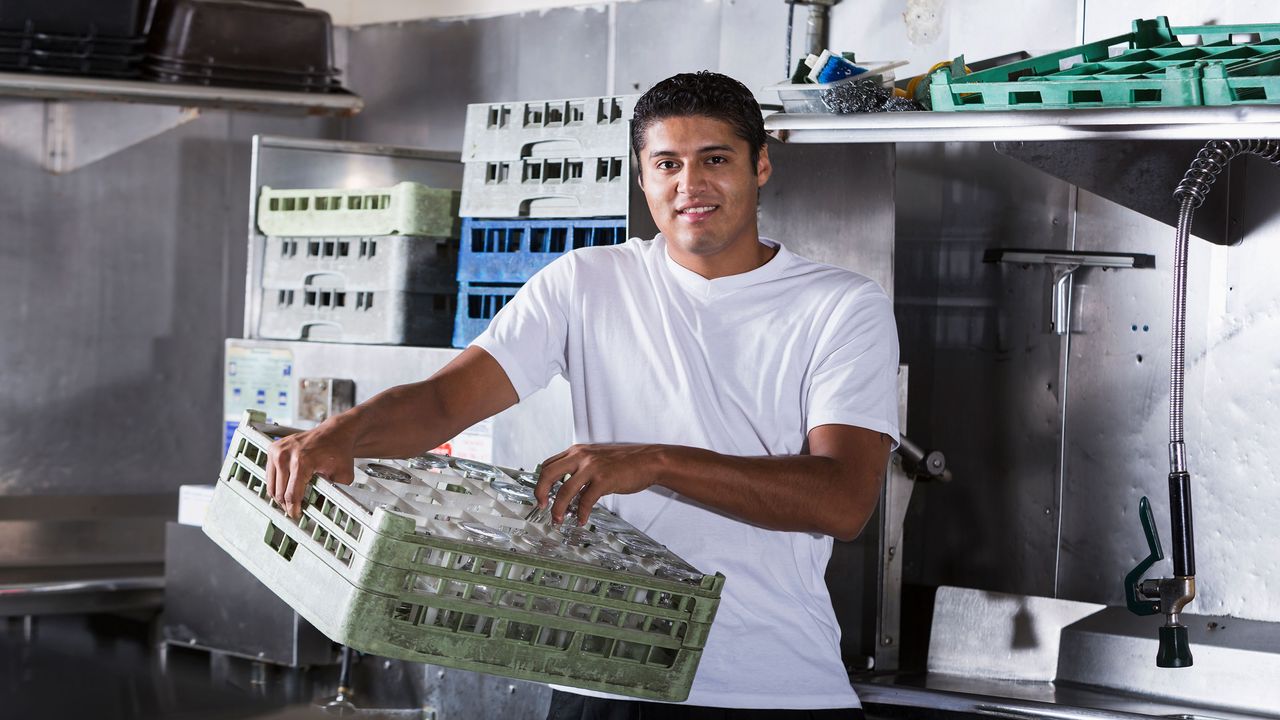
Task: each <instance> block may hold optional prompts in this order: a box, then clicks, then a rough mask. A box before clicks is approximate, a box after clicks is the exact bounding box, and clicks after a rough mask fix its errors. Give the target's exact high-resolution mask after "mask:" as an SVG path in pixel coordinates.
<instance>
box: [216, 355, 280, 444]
mask: <svg viewBox="0 0 1280 720" xmlns="http://www.w3.org/2000/svg"><path fill="white" fill-rule="evenodd" d="M294 385H295V382H294V378H293V352H291V351H289V350H285V349H282V348H251V347H241V346H238V345H233V346H231V347H229V348H227V358H226V365H225V367H224V374H223V381H222V387H223V396H222V419H223V420H224V421H225V426H224V431H225V437H224V439H223V448H222V449H223V452H224V453H225V452H226V449H227V445H228V444H229V443H230V442H231V434H232V433H233V432H235V429H236V427H238V426H239V424H240V416H241V415H243V414H244V411H245V410H261V411H262V412H264V413H266V414H267V420H268V421H269V422H275V423H282V424H289V423H291V422H293V399H294V395H295V393H294Z"/></svg>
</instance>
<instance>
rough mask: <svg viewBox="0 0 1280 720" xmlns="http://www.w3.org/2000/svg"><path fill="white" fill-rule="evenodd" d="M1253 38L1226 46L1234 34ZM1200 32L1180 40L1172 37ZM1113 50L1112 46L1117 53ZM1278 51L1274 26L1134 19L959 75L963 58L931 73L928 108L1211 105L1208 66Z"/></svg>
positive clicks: (1228, 65) (1237, 63)
mask: <svg viewBox="0 0 1280 720" xmlns="http://www.w3.org/2000/svg"><path fill="white" fill-rule="evenodd" d="M1241 34H1248V35H1253V36H1257V42H1252V39H1253V38H1252V37H1251V38H1249V40H1250V41H1249V42H1246V43H1242V44H1234V45H1233V44H1232V39H1233V36H1238V35H1241ZM1189 35H1196V36H1199V40H1200V43H1201V44H1198V45H1187V46H1184V45H1182V44H1181V42H1180V41H1179V36H1189ZM1116 50H1119V52H1118V53H1116ZM1276 50H1280V25H1238V26H1229V27H1227V26H1222V27H1218V26H1203V27H1176V28H1175V27H1170V26H1169V21H1168V19H1167V18H1165V17H1163V16H1162V17H1158V18H1156V19H1154V20H1134V21H1133V31H1132V32H1130V33H1127V34H1125V35H1118V36H1116V37H1112V38H1107V39H1105V40H1099V41H1097V42H1092V43H1088V44H1086V45H1081V46H1079V47H1074V48H1070V49H1067V50H1061V51H1058V52H1055V53H1050V54H1048V55H1041V56H1039V57H1034V58H1030V59H1028V60H1022V61H1019V62H1015V63H1010V64H1007V65H1001V66H999V67H995V68H991V69H989V70H983V71H981V72H976V73H972V74H969V75H961V73H962V72H963V67H964V60H963V58H958V59H957V60H956V61H955V62H953V63H952V65H951V67H949V68H942V69H940V70H937V71H936V72H934V74H933V78H932V84H931V86H930V93H931V96H932V100H933V109H934V110H939V111H969V110H1036V109H1063V108H1086V107H1186V106H1196V105H1203V104H1226V103H1222V102H1218V103H1210V102H1209V100H1208V98H1207V97H1206V92H1207V86H1206V85H1205V84H1204V81H1203V79H1204V77H1205V74H1206V72H1208V69H1209V68H1215V67H1218V68H1222V69H1223V71H1224V72H1225V73H1226V74H1227V75H1231V74H1232V72H1233V68H1236V67H1243V66H1247V65H1248V64H1249V63H1251V62H1253V61H1255V60H1257V59H1258V58H1260V57H1264V56H1267V55H1269V54H1271V53H1274V52H1275V51H1276Z"/></svg>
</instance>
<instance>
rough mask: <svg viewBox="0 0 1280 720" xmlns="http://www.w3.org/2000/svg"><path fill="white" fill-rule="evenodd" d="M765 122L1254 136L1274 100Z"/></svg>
mask: <svg viewBox="0 0 1280 720" xmlns="http://www.w3.org/2000/svg"><path fill="white" fill-rule="evenodd" d="M764 126H765V129H766V130H767V131H768V132H769V133H770V134H771V135H773V136H774V137H775V138H777V139H778V140H781V141H783V142H788V143H898V142H904V143H905V142H923V143H935V142H1000V141H1007V142H1016V141H1044V140H1212V139H1215V138H1222V139H1226V138H1242V139H1255V138H1280V106H1274V105H1232V106H1216V107H1205V106H1198V107H1186V108H1146V109H1133V108H1106V109H1096V110H1024V111H1021V112H985V111H974V112H899V113H863V114H854V115H835V114H794V113H792V114H789V113H775V114H773V115H770V116H769V117H767V118H765V121H764Z"/></svg>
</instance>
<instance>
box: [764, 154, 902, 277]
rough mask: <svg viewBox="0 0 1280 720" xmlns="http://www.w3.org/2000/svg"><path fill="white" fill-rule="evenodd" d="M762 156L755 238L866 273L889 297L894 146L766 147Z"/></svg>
mask: <svg viewBox="0 0 1280 720" xmlns="http://www.w3.org/2000/svg"><path fill="white" fill-rule="evenodd" d="M769 156H770V158H771V160H772V162H773V175H772V177H770V179H769V182H768V183H766V184H765V186H764V188H763V189H762V190H761V192H760V234H761V235H764V236H766V237H771V238H774V239H776V240H778V241H780V242H782V243H783V244H785V245H786V246H787V247H788V248H789V249H791V250H792V251H793V252H796V253H799V254H800V255H803V256H804V257H807V258H809V259H811V260H817V261H819V262H826V263H831V264H832V265H838V266H840V267H846V268H849V269H851V270H856V271H858V272H860V273H862V274H864V275H867V276H868V277H870V278H871V279H872V280H875V281H876V282H877V283H879V284H880V286H881V287H882V288H884V290H885V292H887V293H889V295H890V297H892V296H893V241H894V213H893V203H894V196H893V192H894V186H893V182H892V178H893V175H894V148H893V146H892V145H835V146H829V147H827V146H821V145H781V144H778V143H771V144H770V145H769ZM851 218H857V220H856V221H851Z"/></svg>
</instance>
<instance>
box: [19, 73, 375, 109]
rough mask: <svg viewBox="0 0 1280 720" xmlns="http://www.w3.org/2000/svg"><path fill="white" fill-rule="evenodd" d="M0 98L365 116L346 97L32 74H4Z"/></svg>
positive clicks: (361, 104) (352, 97)
mask: <svg viewBox="0 0 1280 720" xmlns="http://www.w3.org/2000/svg"><path fill="white" fill-rule="evenodd" d="M0 97H25V98H39V99H44V100H96V101H100V102H129V103H144V104H149V105H178V106H181V107H199V108H216V109H224V110H244V111H251V112H275V113H290V114H302V115H340V116H347V115H354V114H356V113H358V112H360V110H361V109H362V108H363V107H364V101H363V100H361V99H360V96H359V95H353V94H351V93H347V92H341V93H305V92H282V91H276V90H250V89H244V88H229V87H204V86H200V85H177V84H172V83H160V82H145V81H141V80H111V79H106V78H87V77H69V76H59V75H35V74H27V73H0Z"/></svg>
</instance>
